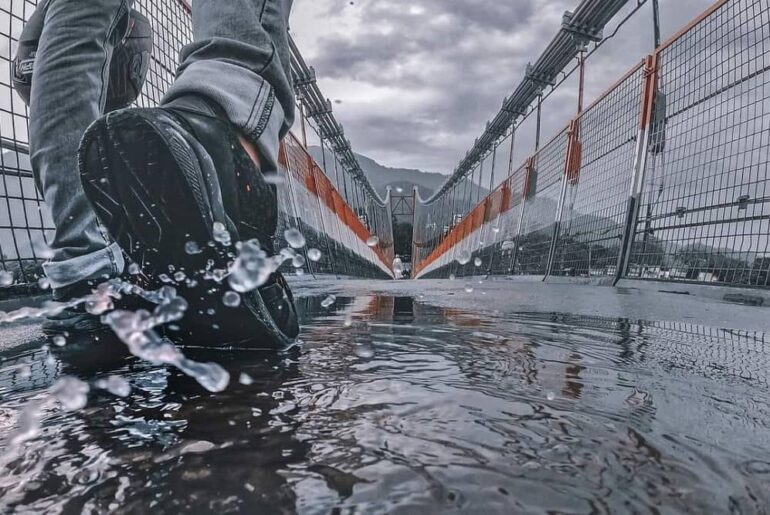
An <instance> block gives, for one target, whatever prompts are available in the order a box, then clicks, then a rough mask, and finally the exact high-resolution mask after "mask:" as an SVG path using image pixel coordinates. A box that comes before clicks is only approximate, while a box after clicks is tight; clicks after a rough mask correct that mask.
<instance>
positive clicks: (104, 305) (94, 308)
mask: <svg viewBox="0 0 770 515" xmlns="http://www.w3.org/2000/svg"><path fill="white" fill-rule="evenodd" d="M114 307H115V306H114V305H113V304H112V298H111V297H110V296H109V295H108V294H107V293H106V292H105V291H97V292H96V293H94V294H93V295H91V296H90V297H89V298H88V300H87V301H86V311H88V312H89V313H91V314H92V315H97V316H98V315H102V314H104V313H106V312H107V311H110V310H111V309H113V308H114Z"/></svg>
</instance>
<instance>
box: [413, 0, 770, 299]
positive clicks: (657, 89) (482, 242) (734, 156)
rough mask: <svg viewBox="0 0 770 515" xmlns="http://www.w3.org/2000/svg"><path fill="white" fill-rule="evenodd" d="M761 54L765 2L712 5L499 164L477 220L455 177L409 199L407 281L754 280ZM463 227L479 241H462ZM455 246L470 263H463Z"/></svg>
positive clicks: (769, 245) (764, 124)
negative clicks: (536, 142) (517, 277)
mask: <svg viewBox="0 0 770 515" xmlns="http://www.w3.org/2000/svg"><path fill="white" fill-rule="evenodd" d="M768 50H770V0H732V1H727V0H720V1H718V2H716V3H715V4H713V5H712V7H711V8H709V9H708V10H707V11H706V12H704V13H703V15H701V16H700V17H698V18H697V19H696V20H694V21H693V22H692V23H691V24H690V25H689V26H687V27H685V28H683V29H682V30H681V31H680V32H679V33H678V34H677V35H675V36H674V37H673V38H671V40H669V41H667V42H665V43H663V44H662V45H661V46H660V47H658V48H657V49H656V50H655V52H654V53H653V54H651V55H650V56H648V57H647V59H646V60H643V61H642V62H641V63H640V64H638V65H636V66H634V67H633V68H632V69H631V70H630V71H629V73H627V74H626V75H625V76H624V77H622V78H621V79H620V80H619V81H618V82H617V83H616V85H614V86H613V87H612V88H610V90H609V91H607V92H606V93H605V94H604V95H602V96H601V97H600V98H599V99H597V100H596V101H595V102H594V103H593V104H592V105H591V106H590V107H589V108H588V109H586V110H585V111H583V112H580V113H579V114H578V116H577V117H576V118H575V119H574V120H573V121H572V122H571V123H570V125H569V127H567V128H565V129H564V130H563V131H562V132H561V133H559V134H558V135H557V136H556V137H555V138H554V139H553V140H551V142H550V143H548V144H546V145H545V146H543V147H542V148H541V149H539V150H538V151H536V152H535V153H534V154H533V156H532V157H531V158H529V159H528V160H527V162H525V163H523V164H521V165H519V166H518V167H514V166H510V167H509V170H508V172H509V173H508V176H507V177H506V178H505V179H504V180H503V182H502V183H501V185H500V186H499V187H498V188H496V189H495V190H494V191H493V192H492V193H491V194H490V195H489V196H488V197H487V198H485V199H482V200H481V202H479V203H478V205H477V206H481V207H480V208H479V209H486V210H487V212H488V213H489V211H490V209H491V212H492V214H493V216H492V217H491V218H490V217H489V216H487V217H486V218H485V219H484V221H483V222H481V223H480V222H479V219H478V218H477V219H476V220H474V219H473V213H474V212H475V211H474V208H469V209H468V210H457V209H456V208H455V207H454V206H455V205H456V204H457V202H456V201H455V197H456V196H457V195H458V194H459V195H462V192H461V191H460V192H458V187H457V186H455V187H454V188H453V189H452V190H451V192H450V193H448V194H447V195H446V197H447V198H438V199H431V204H429V205H420V206H418V207H417V208H416V209H415V247H419V252H414V253H413V254H414V256H415V261H414V263H413V269H414V270H415V271H416V277H423V278H432V277H448V276H451V275H454V276H458V277H459V276H470V275H486V274H494V275H511V274H527V275H535V276H542V277H543V278H548V277H551V276H575V277H599V278H607V279H612V280H613V281H617V280H619V279H623V278H630V279H650V280H658V281H671V282H689V283H704V284H720V285H726V286H751V287H762V288H767V287H768V286H769V285H770V175H769V174H768V160H769V159H770V151H769V150H768V149H770V85H769V84H770V80H769V79H770V75H769V73H770V61H768V58H767V56H768V55H770V54H768ZM649 63H652V64H651V65H650V64H649ZM650 66H651V67H650ZM589 72H590V70H589ZM516 130H517V129H516V127H512V128H511V129H510V131H509V133H508V134H507V135H506V136H505V138H501V139H500V141H499V142H498V143H497V147H496V152H501V151H502V150H501V149H503V148H504V147H506V146H507V145H509V144H511V141H510V139H511V134H513V135H515V133H516ZM570 138H572V141H571V140H570ZM511 155H513V152H512V151H511ZM513 164H514V163H511V165H513ZM459 184H461V183H458V185H459ZM637 189H638V191H637ZM497 197H500V200H498V198H497ZM450 199H451V201H449V200H450ZM465 200H467V199H465ZM462 202H463V199H462V198H461V199H460V203H461V204H462ZM498 205H499V206H500V207H499V209H498V208H497V207H495V206H498ZM469 213H471V214H469ZM474 231H476V232H479V233H480V234H481V235H482V236H481V237H476V239H475V240H474V239H473V238H469V236H470V235H471V233H474ZM468 251H470V252H471V253H472V257H473V258H475V257H478V258H480V259H478V260H477V259H471V261H470V262H466V261H465V260H466V258H467V257H468V255H467V252H468ZM458 257H460V258H461V259H460V260H459V261H458Z"/></svg>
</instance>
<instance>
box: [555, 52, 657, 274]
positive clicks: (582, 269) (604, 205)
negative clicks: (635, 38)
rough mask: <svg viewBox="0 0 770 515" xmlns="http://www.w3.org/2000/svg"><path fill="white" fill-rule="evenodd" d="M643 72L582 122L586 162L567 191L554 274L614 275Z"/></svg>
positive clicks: (631, 77)
mask: <svg viewBox="0 0 770 515" xmlns="http://www.w3.org/2000/svg"><path fill="white" fill-rule="evenodd" d="M642 79H643V70H642V67H641V66H639V67H637V68H636V69H635V70H634V71H633V72H632V73H631V74H630V75H628V76H627V77H626V78H625V79H624V80H622V81H621V82H620V83H619V84H618V85H617V86H616V87H615V88H613V89H612V90H611V91H610V92H609V93H608V94H607V95H606V96H604V97H603V98H602V99H600V100H599V101H598V102H597V103H595V104H594V105H593V106H592V107H591V108H589V109H588V110H587V111H586V112H585V113H584V114H583V115H582V116H581V118H580V120H579V123H580V125H579V129H580V132H579V134H580V141H581V143H582V160H581V166H580V172H579V175H578V176H576V177H575V178H574V180H572V181H570V184H569V185H568V187H567V194H566V200H565V204H564V212H563V215H562V224H561V230H560V233H559V240H558V242H557V245H556V254H555V261H554V264H553V267H552V270H551V273H552V274H553V275H576V276H597V275H599V276H606V275H610V276H612V275H615V273H616V270H617V262H618V255H619V253H620V248H621V243H622V239H623V233H624V225H625V223H626V210H627V208H628V193H629V191H630V189H631V181H632V177H633V173H632V172H633V166H634V158H635V155H636V141H637V138H638V135H639V117H640V113H641V111H640V107H639V106H640V105H641V97H642V91H643V82H642Z"/></svg>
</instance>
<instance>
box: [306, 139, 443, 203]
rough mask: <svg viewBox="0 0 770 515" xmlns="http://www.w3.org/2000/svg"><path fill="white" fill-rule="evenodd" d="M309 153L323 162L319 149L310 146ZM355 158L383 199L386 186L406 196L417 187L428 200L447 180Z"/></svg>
mask: <svg viewBox="0 0 770 515" xmlns="http://www.w3.org/2000/svg"><path fill="white" fill-rule="evenodd" d="M309 151H310V155H312V156H313V159H315V160H316V162H317V163H319V164H321V163H322V162H323V161H322V156H321V147H317V146H311V147H310V148H309ZM329 156H330V153H329V151H328V150H327V154H326V158H327V160H328V159H329ZM356 158H358V162H359V163H361V168H362V169H363V171H364V173H365V174H366V176H367V177H368V178H369V181H370V182H371V183H372V186H374V189H376V190H377V192H378V193H379V194H380V195H382V196H383V197H385V189H386V188H387V187H388V186H390V187H391V188H393V190H394V191H393V193H396V191H395V190H396V188H401V189H402V190H403V193H406V194H411V192H412V189H413V188H414V187H415V186H417V187H418V188H419V191H420V195H421V196H422V198H428V197H429V196H430V195H432V194H433V192H435V191H436V190H437V189H438V188H439V187H440V186H441V184H443V182H444V181H445V180H446V179H447V176H446V175H443V174H440V173H429V172H423V171H421V170H415V169H409V168H390V167H387V166H384V165H381V164H380V163H378V162H377V161H375V160H374V159H371V158H369V157H366V156H363V155H361V154H356Z"/></svg>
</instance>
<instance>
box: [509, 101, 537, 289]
mask: <svg viewBox="0 0 770 515" xmlns="http://www.w3.org/2000/svg"><path fill="white" fill-rule="evenodd" d="M542 114H543V94H542V93H540V95H538V97H537V125H536V128H535V153H534V154H533V155H532V157H531V158H530V161H529V163H528V165H527V170H526V173H527V179H526V180H525V184H524V192H523V193H522V198H521V210H520V212H519V227H518V229H517V230H516V237H515V238H514V240H513V242H514V247H513V253H511V264H510V267H509V268H510V270H511V274H512V275H513V274H515V273H516V258H517V257H518V255H519V247H521V232H522V230H523V229H524V216H525V215H526V207H527V198H528V196H529V191H528V187H527V186H528V183H529V181H530V180H531V175H532V174H534V173H535V166H537V165H536V163H537V153H538V152H539V151H540V129H541V127H542V125H541V121H542ZM511 154H513V150H511Z"/></svg>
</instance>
